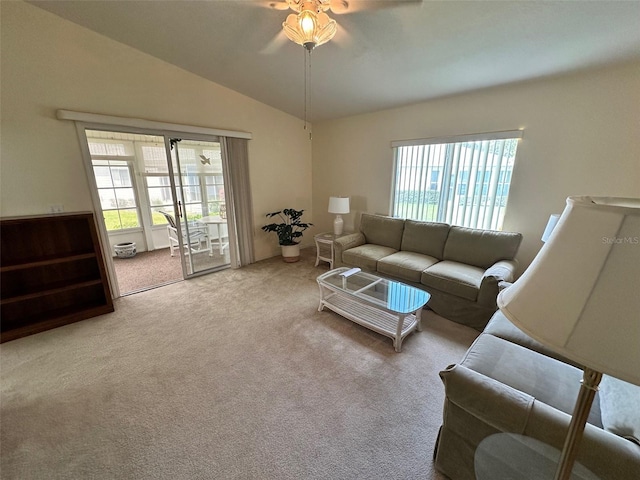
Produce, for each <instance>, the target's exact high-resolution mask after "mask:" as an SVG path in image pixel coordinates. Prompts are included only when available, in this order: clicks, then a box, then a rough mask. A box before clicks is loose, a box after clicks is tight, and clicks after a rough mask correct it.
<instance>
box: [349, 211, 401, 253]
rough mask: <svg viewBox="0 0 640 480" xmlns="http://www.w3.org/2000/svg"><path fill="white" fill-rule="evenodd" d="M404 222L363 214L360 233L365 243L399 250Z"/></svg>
mask: <svg viewBox="0 0 640 480" xmlns="http://www.w3.org/2000/svg"><path fill="white" fill-rule="evenodd" d="M403 230H404V220H403V219H401V218H393V217H385V216H383V215H371V214H368V213H363V214H362V217H361V219H360V231H361V232H362V233H363V234H364V236H365V238H366V240H367V243H371V244H374V245H382V246H384V247H389V248H393V249H394V250H400V245H401V243H402V231H403Z"/></svg>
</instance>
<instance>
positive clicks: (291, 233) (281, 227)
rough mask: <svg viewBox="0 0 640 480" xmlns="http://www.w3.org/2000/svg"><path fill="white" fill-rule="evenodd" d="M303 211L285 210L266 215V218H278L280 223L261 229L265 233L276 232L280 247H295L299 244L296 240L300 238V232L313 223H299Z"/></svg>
mask: <svg viewBox="0 0 640 480" xmlns="http://www.w3.org/2000/svg"><path fill="white" fill-rule="evenodd" d="M303 212H304V210H294V209H293V208H285V209H284V210H281V211H279V212H273V213H267V215H266V216H267V217H268V218H272V217H276V216H277V217H280V219H281V220H282V222H281V223H270V224H269V225H265V226H263V227H262V230H264V231H265V232H276V234H277V235H278V243H280V245H285V246H286V245H297V244H298V243H300V242H299V241H296V239H298V238H300V237H302V232H304V231H305V230H306V229H307V228H309V227H311V226H313V223H304V222H301V221H300V218H301V217H302V213H303Z"/></svg>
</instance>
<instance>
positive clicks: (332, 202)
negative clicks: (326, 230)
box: [329, 197, 349, 235]
mask: <svg viewBox="0 0 640 480" xmlns="http://www.w3.org/2000/svg"><path fill="white" fill-rule="evenodd" d="M329 213H335V214H336V219H335V220H334V221H333V234H334V235H342V228H343V226H344V221H343V220H342V214H343V213H349V197H329Z"/></svg>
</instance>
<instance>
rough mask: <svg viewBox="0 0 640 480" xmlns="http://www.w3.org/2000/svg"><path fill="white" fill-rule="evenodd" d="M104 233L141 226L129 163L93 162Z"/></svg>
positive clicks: (121, 161)
mask: <svg viewBox="0 0 640 480" xmlns="http://www.w3.org/2000/svg"><path fill="white" fill-rule="evenodd" d="M92 164H93V174H94V175H95V178H96V184H97V186H98V195H99V196H100V206H101V207H102V212H103V215H104V221H105V225H106V227H107V230H109V231H111V230H122V229H124V228H136V227H139V226H140V219H139V218H138V208H137V202H136V194H135V189H134V187H133V182H132V178H133V174H132V168H131V162H129V161H126V160H92Z"/></svg>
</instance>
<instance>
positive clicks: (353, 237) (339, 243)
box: [333, 232, 366, 268]
mask: <svg viewBox="0 0 640 480" xmlns="http://www.w3.org/2000/svg"><path fill="white" fill-rule="evenodd" d="M365 242H366V239H365V237H364V234H362V233H361V232H356V233H350V234H349V235H345V236H344V237H340V238H337V239H335V240H334V242H333V268H338V267H344V266H345V265H346V264H345V263H344V262H343V261H342V253H343V252H344V251H345V250H349V249H350V248H355V247H359V246H360V245H364V244H365Z"/></svg>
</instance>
